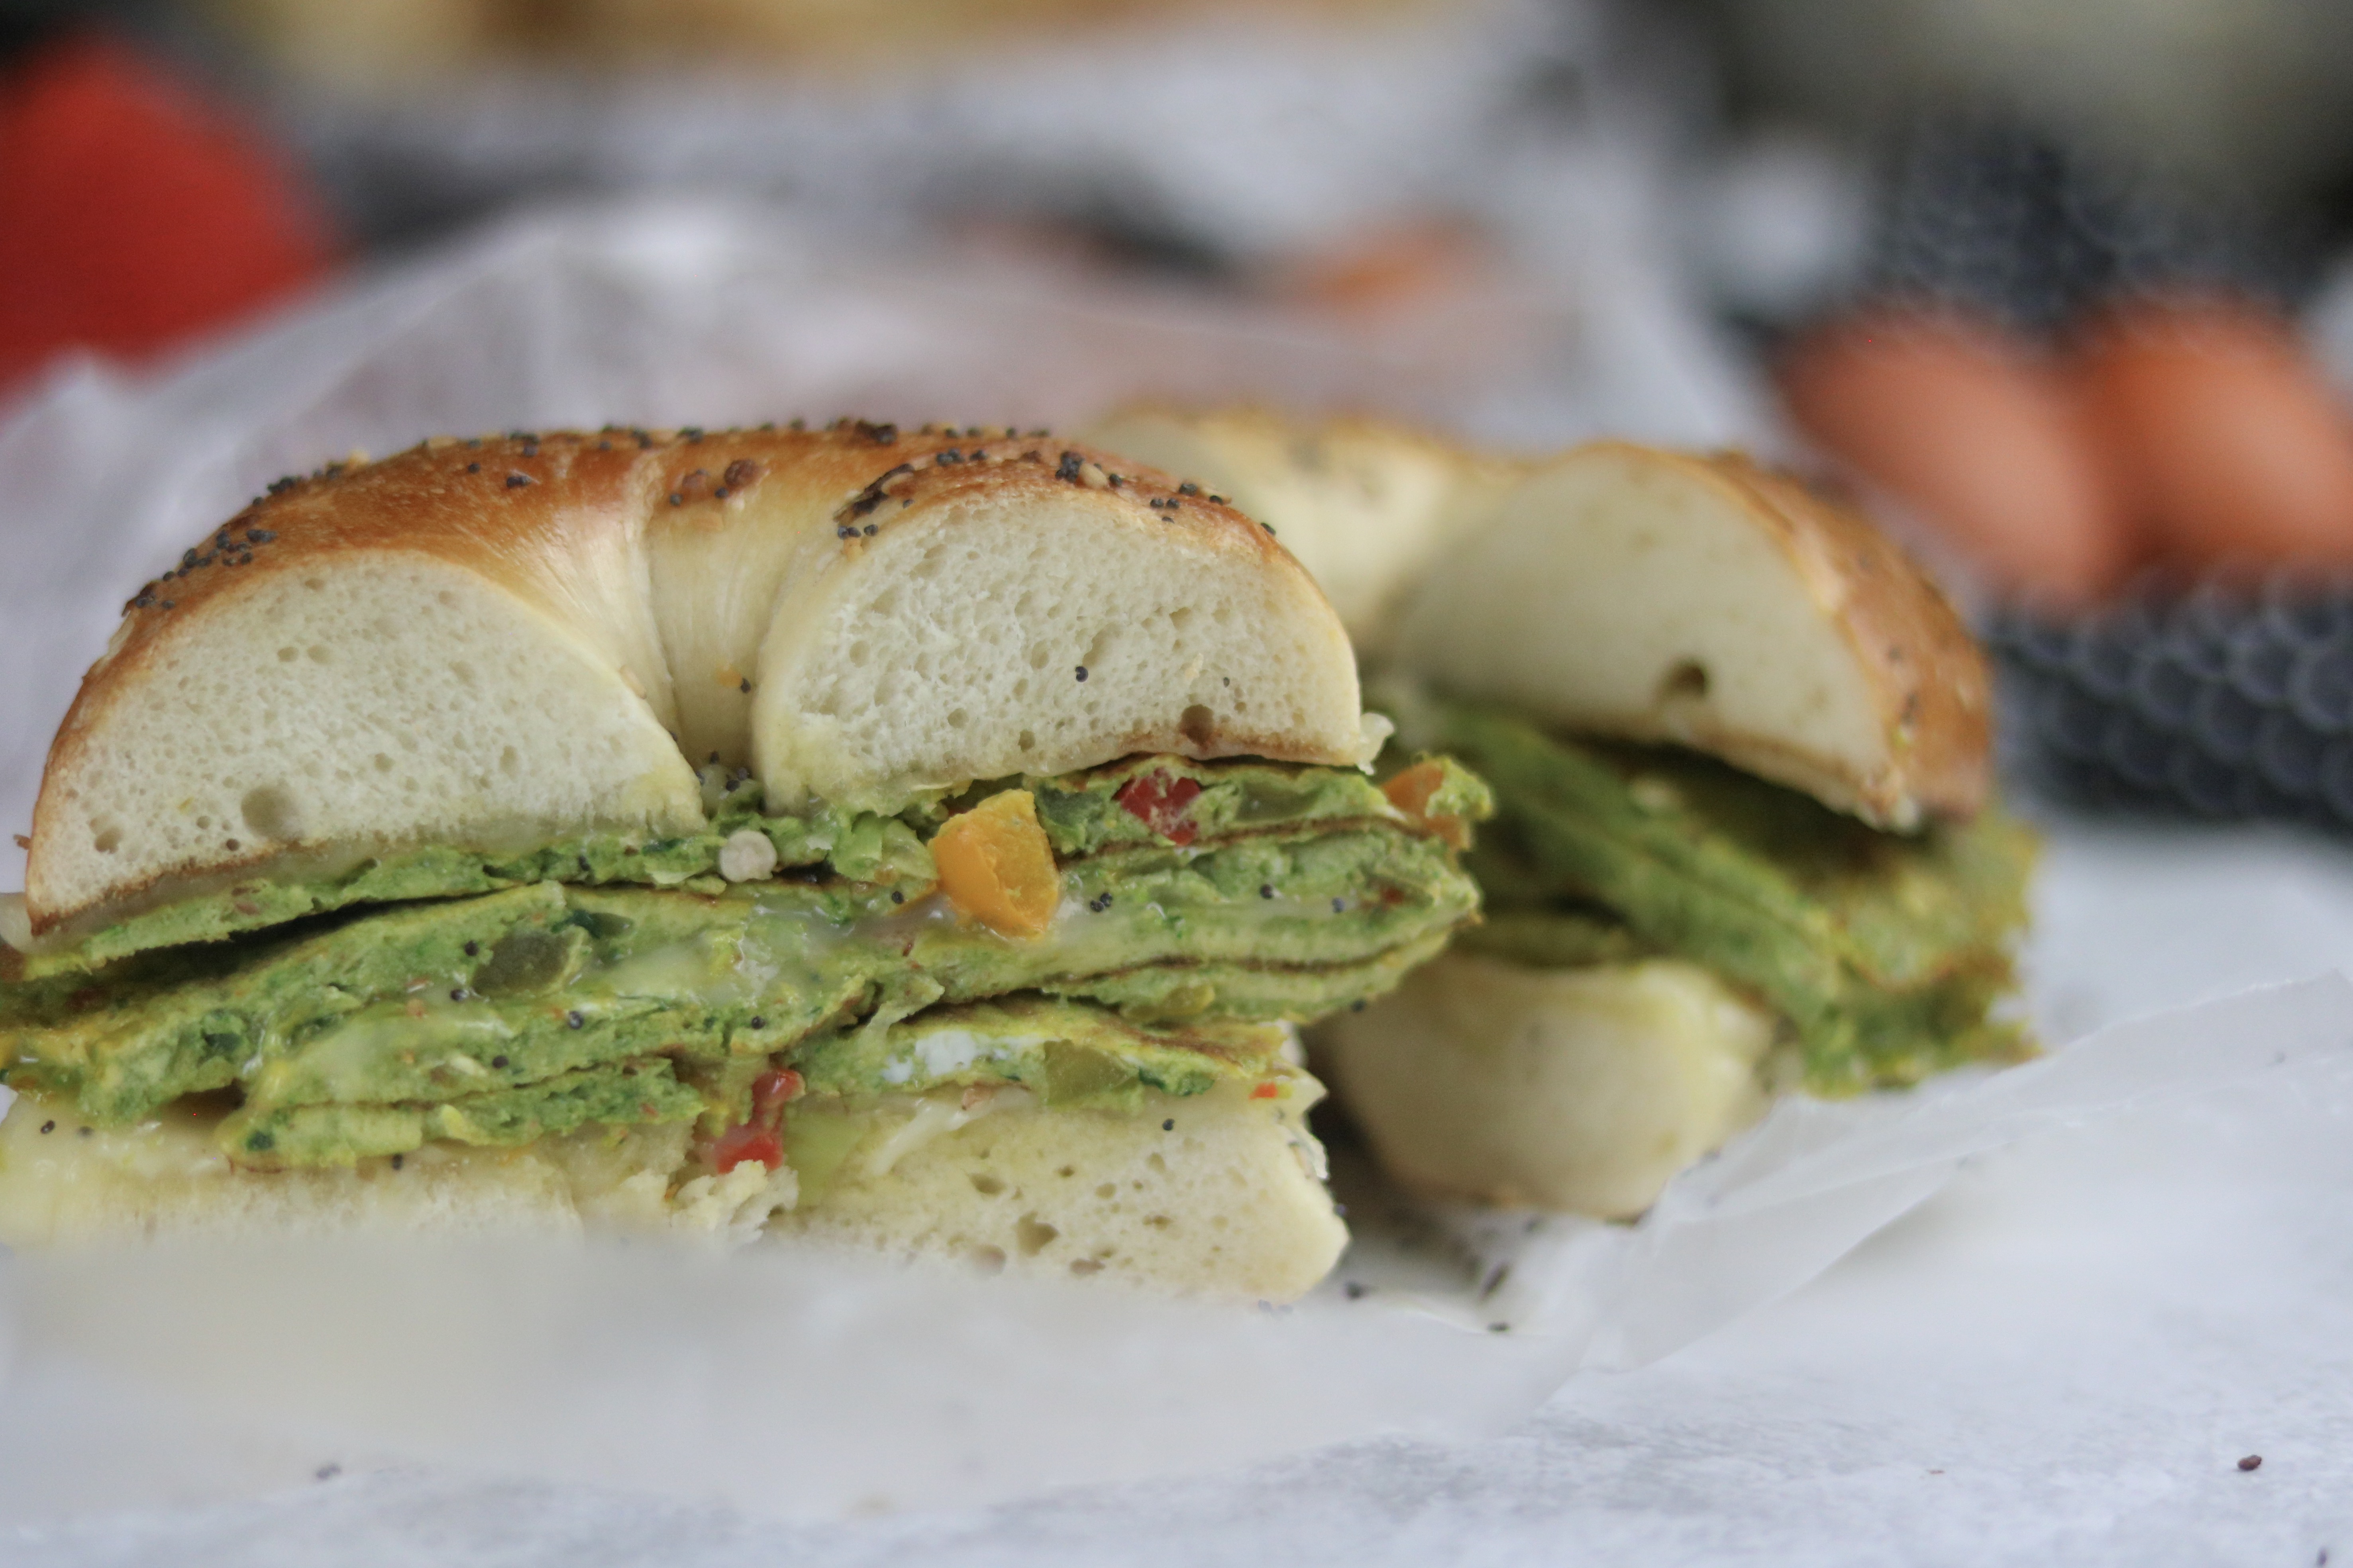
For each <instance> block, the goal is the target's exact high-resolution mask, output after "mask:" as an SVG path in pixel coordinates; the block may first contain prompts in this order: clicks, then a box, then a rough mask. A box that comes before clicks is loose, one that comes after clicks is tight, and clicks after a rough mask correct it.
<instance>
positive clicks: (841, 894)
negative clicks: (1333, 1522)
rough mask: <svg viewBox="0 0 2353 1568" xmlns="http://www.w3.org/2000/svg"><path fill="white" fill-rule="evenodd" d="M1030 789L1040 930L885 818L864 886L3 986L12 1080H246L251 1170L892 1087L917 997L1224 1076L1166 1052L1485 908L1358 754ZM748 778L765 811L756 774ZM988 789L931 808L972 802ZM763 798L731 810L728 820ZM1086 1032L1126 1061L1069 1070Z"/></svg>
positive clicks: (719, 1120)
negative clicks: (1053, 860) (804, 1085)
mask: <svg viewBox="0 0 2353 1568" xmlns="http://www.w3.org/2000/svg"><path fill="white" fill-rule="evenodd" d="M1145 773H1152V774H1155V775H1157V776H1156V777H1155V779H1154V780H1153V781H1152V782H1153V783H1154V784H1155V786H1159V787H1160V788H1161V791H1162V793H1164V794H1165V786H1166V784H1169V783H1171V782H1173V781H1175V780H1177V779H1189V780H1192V781H1193V782H1195V783H1198V784H1200V786H1201V790H1200V793H1199V794H1198V795H1194V796H1191V797H1190V798H1189V799H1188V800H1187V802H1186V803H1185V805H1184V808H1183V812H1182V821H1181V823H1180V824H1178V825H1177V826H1176V829H1175V831H1176V832H1177V834H1178V835H1179V836H1180V837H1184V838H1186V839H1187V840H1188V842H1185V843H1178V842H1175V841H1174V840H1173V839H1172V838H1171V837H1166V836H1164V832H1163V831H1160V830H1161V829H1168V828H1170V826H1171V823H1170V820H1169V819H1168V818H1166V817H1165V816H1163V817H1162V818H1160V819H1159V820H1158V822H1157V824H1156V827H1155V824H1154V823H1151V822H1147V820H1146V819H1145V817H1144V816H1139V815H1137V814H1136V813H1134V812H1133V811H1131V810H1129V809H1127V808H1126V807H1124V806H1122V805H1120V804H1119V800H1118V794H1119V791H1120V789H1121V788H1122V786H1123V785H1124V784H1127V783H1128V782H1129V781H1130V780H1131V779H1134V778H1136V777H1137V776H1138V775H1140V774H1145ZM1020 782H1021V784H1022V785H1023V786H1024V787H1027V788H1029V789H1030V790H1031V792H1032V793H1033V795H1034V796H1035V798H1036V800H1037V805H1038V813H1039V821H1040V824H1041V825H1042V826H1043V827H1044V828H1045V830H1046V833H1047V837H1048V838H1049V840H1050V843H1051V844H1052V845H1053V847H1054V848H1055V850H1056V854H1057V860H1058V862H1059V864H1060V872H1061V881H1062V901H1061V905H1060V911H1059V913H1058V914H1057V916H1056V917H1055V920H1054V922H1053V925H1052V928H1051V929H1050V931H1048V932H1047V933H1046V934H1045V935H1044V936H1042V937H1039V938H1035V939H1030V940H1014V939H1009V938H1007V937H1003V936H999V935H997V934H996V933H995V932H993V931H989V930H988V929H987V928H986V927H984V926H981V925H979V924H976V923H975V922H974V921H969V920H965V919H962V918H960V917H959V916H958V914H957V912H956V910H955V909H954V908H953V907H952V906H951V905H950V904H949V903H948V902H947V900H945V899H944V897H943V896H942V895H941V894H939V893H938V892H936V891H934V890H933V877H932V869H931V861H930V855H929V852H928V851H927V850H926V849H925V847H924V846H923V841H922V840H921V838H919V837H917V836H916V832H915V828H916V826H920V825H921V824H920V823H914V824H911V823H909V822H906V821H902V820H901V819H896V818H893V819H880V820H881V824H882V826H881V828H880V829H879V830H878V832H877V834H876V837H880V838H881V839H882V840H883V848H884V851H885V852H883V853H881V854H878V855H877V856H875V857H874V858H871V859H860V860H858V861H856V862H854V863H855V864H856V865H857V867H858V868H859V869H860V871H862V872H865V873H866V876H865V877H864V878H863V879H852V878H850V877H848V876H844V875H839V874H837V873H838V872H839V868H838V867H835V866H832V865H829V864H820V865H817V866H813V867H810V866H805V867H804V868H801V869H799V870H797V871H796V872H795V873H793V874H791V875H789V876H786V877H781V878H777V879H769V880H765V881H760V882H747V883H742V884H734V885H730V884H728V883H725V882H723V881H720V880H718V879H702V878H701V877H700V876H698V878H697V879H695V880H694V881H692V882H690V883H688V884H684V885H681V886H679V887H675V888H658V887H650V886H643V885H634V886H633V885H628V884H626V883H620V882H615V883H611V884H607V885H603V886H597V885H593V884H591V883H587V882H580V881H558V880H554V879H542V880H537V881H532V882H527V883H522V884H520V885H516V886H512V887H506V888H501V889H497V890H493V891H488V892H479V893H473V894H470V895H467V896H457V897H440V898H429V899H417V900H412V901H408V902H403V903H399V904H394V905H389V906H379V907H373V908H364V909H353V910H344V911H343V912H342V913H340V914H333V915H328V916H325V917H322V918H312V919H311V920H308V921H302V922H299V923H297V924H295V925H293V926H291V927H288V928H282V929H280V930H275V931H261V932H255V933H251V934H248V935H245V936H242V937H239V938H237V939H236V940H234V941H227V942H207V943H203V944H200V945H197V944H192V945H186V946H179V947H174V948H172V949H169V950H164V951H157V952H145V953H141V954H138V955H135V956H132V957H128V958H125V959H122V960H121V961H118V962H117V963H112V964H110V965H108V966H106V967H104V968H101V969H100V970H97V971H96V972H93V973H79V974H73V973H65V974H54V975H51V976H48V977H45V978H40V979H35V980H27V981H20V982H18V983H16V984H6V985H0V1052H5V1056H6V1058H8V1061H9V1066H8V1067H7V1068H6V1069H5V1075H0V1076H5V1079H6V1081H7V1082H9V1083H11V1084H13V1085H18V1086H22V1087H26V1088H34V1089H42V1090H45V1091H47V1092H49V1093H52V1094H62V1095H69V1096H71V1097H72V1099H73V1100H74V1101H75V1104H76V1108H77V1110H78V1111H79V1114H80V1115H82V1116H83V1117H85V1118H86V1119H88V1120H89V1121H91V1122H92V1123H93V1124H97V1125H121V1124H125V1123H130V1122H134V1121H139V1120H141V1119H142V1118H144V1117H147V1116H150V1115H152V1114H153V1112H154V1111H156V1110H158V1109H160V1108H161V1107H162V1106H164V1105H165V1104H167V1103H169V1102H171V1101H173V1100H179V1099H182V1098H184V1097H186V1096H190V1095H199V1094H208V1093H215V1092H218V1091H229V1093H230V1094H232V1095H233V1097H234V1099H235V1100H236V1110H235V1111H234V1113H233V1114H231V1115H230V1116H228V1118H227V1121H225V1122H224V1123H223V1126H222V1131H221V1138H222V1141H223V1142H224V1144H225V1146H226V1147H227V1149H228V1150H229V1152H231V1153H232V1154H233V1155H234V1156H235V1157H236V1158H237V1159H238V1160H239V1161H240V1162H242V1163H249V1164H257V1165H287V1164H329V1163H348V1162H349V1161H351V1160H353V1159H357V1158H362V1157H365V1156H368V1155H372V1154H383V1153H392V1152H401V1151H403V1150H406V1149H412V1148H415V1147H417V1146H418V1145H419V1144H420V1143H422V1142H427V1141H429V1140H432V1139H437V1138H446V1139H452V1140H456V1141H459V1142H471V1143H486V1144H512V1143H520V1142H529V1141H531V1140H532V1139H533V1138H536V1137H539V1136H543V1135H546V1134H551V1133H555V1132H561V1131H570V1130H572V1129H574V1128H576V1127H579V1126H582V1125H585V1124H588V1123H611V1124H627V1123H631V1122H644V1121H685V1120H689V1119H701V1120H702V1121H703V1122H704V1125H705V1127H706V1130H709V1131H716V1130H718V1129H720V1128H723V1127H724V1126H727V1125H729V1124H731V1123H733V1122H734V1121H741V1120H743V1118H744V1114H745V1112H746V1110H747V1109H748V1107H749V1105H750V1102H751V1091H752V1083H753V1080H754V1079H755V1078H756V1077H757V1076H758V1075H759V1074H760V1073H761V1072H763V1071H765V1070H768V1069H769V1068H772V1067H773V1066H776V1065H778V1064H790V1065H794V1066H796V1067H797V1068H799V1069H800V1070H803V1071H804V1072H805V1073H806V1074H808V1075H811V1081H812V1082H813V1083H814V1082H816V1081H818V1076H820V1075H822V1076H823V1077H824V1081H825V1082H826V1083H827V1084H828V1085H829V1086H831V1088H832V1089H833V1090H834V1091H835V1092H840V1091H841V1090H842V1089H843V1087H844V1086H845V1085H849V1084H852V1083H856V1084H863V1085H864V1086H865V1088H866V1089H868V1090H869V1091H871V1092H878V1093H879V1092H896V1091H900V1090H903V1089H905V1088H906V1087H907V1086H906V1082H905V1081H904V1080H903V1079H894V1078H893V1077H892V1072H891V1070H890V1067H889V1063H890V1058H888V1056H887V1053H884V1054H877V1053H878V1052H881V1043H880V1042H882V1041H884V1040H885V1039H886V1038H887V1036H888V1032H889V1031H890V1030H891V1029H892V1028H893V1027H894V1026H898V1025H900V1024H901V1023H902V1021H904V1020H910V1019H918V1018H920V1017H923V1016H929V1015H928V1014H926V1013H925V1010H926V1009H934V1010H936V1009H940V1008H944V1007H953V1006H964V1005H975V1004H980V1003H985V1002H989V1001H991V1000H992V999H1003V1001H1004V1005H1008V1006H1009V1005H1017V1004H1018V1005H1047V1002H1048V999H1060V1000H1062V1001H1067V1002H1077V1003H1085V1004H1090V1005H1093V1006H1095V1007H1097V1008H1100V1009H1105V1010H1108V1011H1109V1012H1110V1013H1112V1014H1115V1015H1116V1016H1117V1017H1118V1018H1119V1019H1120V1020H1122V1021H1123V1022H1122V1024H1121V1027H1123V1028H1126V1029H1129V1030H1130V1031H1131V1034H1132V1032H1133V1030H1134V1029H1139V1028H1141V1029H1146V1030H1149V1029H1153V1028H1158V1029H1161V1030H1163V1031H1164V1032H1165V1031H1170V1030H1174V1031H1175V1033H1174V1034H1173V1035H1171V1036H1170V1038H1171V1039H1174V1040H1176V1041H1177V1042H1178V1043H1176V1044H1173V1045H1162V1046H1157V1047H1153V1049H1155V1050H1159V1051H1162V1052H1163V1053H1164V1054H1163V1055H1162V1056H1158V1057H1152V1056H1151V1055H1150V1053H1149V1052H1147V1051H1146V1050H1145V1047H1144V1045H1143V1044H1141V1043H1138V1041H1140V1039H1141V1037H1134V1038H1131V1039H1129V1044H1128V1046H1126V1047H1122V1048H1121V1049H1120V1050H1117V1051H1113V1052H1112V1054H1111V1055H1110V1056H1109V1057H1105V1056H1104V1055H1103V1047H1102V1041H1103V1039H1106V1038H1113V1037H1116V1036H1117V1035H1118V1031H1117V1030H1113V1031H1111V1032H1110V1033H1108V1034H1107V1033H1105V1032H1104V1031H1100V1030H1099V1031H1096V1032H1095V1033H1094V1034H1093V1035H1092V1036H1090V1037H1089V1039H1090V1041H1091V1043H1089V1044H1087V1045H1083V1046H1072V1047H1071V1049H1070V1050H1068V1051H1064V1052H1062V1053H1060V1057H1058V1058H1057V1059H1058V1060H1059V1061H1060V1066H1059V1067H1057V1068H1055V1069H1054V1071H1053V1072H1052V1073H1050V1074H1046V1076H1044V1077H1039V1076H1038V1073H1031V1074H1029V1076H1026V1077H1025V1076H1024V1073H1023V1072H1022V1071H1018V1070H1015V1069H1014V1068H1010V1067H1004V1066H1003V1065H1002V1064H1000V1065H999V1066H998V1067H997V1068H990V1069H989V1070H990V1071H991V1072H993V1073H995V1074H996V1075H997V1078H999V1079H1004V1080H1005V1081H1016V1082H1023V1083H1026V1084H1030V1085H1031V1087H1039V1086H1043V1085H1046V1084H1049V1083H1059V1084H1060V1086H1061V1089H1060V1094H1061V1098H1064V1099H1068V1098H1070V1095H1071V1092H1074V1091H1071V1088H1070V1086H1071V1085H1072V1084H1074V1083H1080V1082H1087V1081H1098V1087H1099V1088H1100V1089H1101V1090H1102V1092H1103V1093H1106V1094H1112V1095H1113V1096H1114V1097H1116V1095H1118V1094H1120V1093H1124V1092H1126V1089H1124V1087H1123V1086H1134V1085H1138V1084H1141V1085H1145V1086H1148V1087H1153V1088H1157V1089H1162V1090H1164V1091H1166V1092H1171V1093H1198V1092H1200V1091H1202V1090H1203V1089H1207V1088H1208V1086H1209V1085H1210V1083H1212V1082H1213V1081H1214V1079H1215V1074H1214V1073H1211V1072H1206V1071H1194V1072H1190V1073H1188V1072H1184V1071H1178V1070H1176V1068H1173V1067H1172V1066H1171V1065H1170V1058H1167V1057H1166V1054H1165V1053H1166V1052H1170V1051H1174V1052H1179V1053H1181V1052H1184V1051H1187V1050H1198V1041H1199V1039H1200V1037H1201V1035H1200V1030H1201V1029H1202V1028H1203V1027H1204V1026H1209V1025H1213V1024H1217V1023H1219V1022H1239V1023H1247V1022H1253V1021H1255V1022H1274V1021H1293V1022H1305V1021H1308V1020H1310V1019H1313V1018H1315V1017H1318V1016H1323V1015H1324V1014H1326V1013H1329V1012H1332V1011H1334V1010H1335V1009H1337V1008H1340V1007H1344V1006H1346V1005H1350V1004H1352V1003H1355V1002H1358V1001H1361V1000H1363V999H1365V998H1366V997H1368V996H1371V995H1374V994H1378V993H1380V992H1382V991H1385V990H1387V989H1388V988H1389V987H1390V986H1392V985H1394V984H1396V983H1397V981H1398V979H1400V978H1401V977H1402V976H1403V974H1404V973H1405V972H1406V971H1407V970H1408V969H1409V968H1411V967H1412V966H1413V965H1414V964H1416V963H1420V962H1422V961H1423V960H1425V959H1427V958H1428V957H1429V956H1430V955H1431V954H1432V953H1433V952H1436V951H1437V950H1438V949H1439V948H1440V946H1442V945H1443V943H1444V942H1445V940H1446V937H1447V935H1448V934H1449V932H1450V931H1451V930H1452V929H1453V928H1454V927H1455V926H1456V925H1458V924H1460V923H1461V922H1463V921H1466V920H1468V919H1470V918H1471V916H1472V913H1473V912H1474V910H1475V909H1476V906H1477V893H1476V889H1475V888H1474V886H1473V885H1472V882H1471V880H1470V879H1469V877H1468V876H1467V875H1466V874H1465V873H1464V872H1463V871H1462V870H1461V868H1460V867H1459V866H1458V865H1457V863H1456V861H1455V858H1454V856H1453V853H1452V852H1451V850H1450V849H1449V848H1448V847H1447V846H1446V844H1445V842H1444V840H1443V837H1441V836H1440V834H1439V833H1437V832H1434V831H1429V830H1427V829H1426V828H1425V827H1424V826H1423V825H1422V824H1421V823H1419V822H1417V821H1414V820H1412V819H1409V818H1407V817H1405V816H1402V815H1401V814H1400V813H1399V812H1398V811H1397V810H1396V809H1395V808H1394V807H1392V806H1391V805H1389V804H1388V800H1387V798H1386V797H1385V796H1384V795H1382V794H1381V793H1380V791H1379V789H1378V788H1377V787H1376V786H1375V785H1374V784H1372V783H1371V781H1369V780H1367V779H1366V778H1365V777H1363V776H1362V775H1361V774H1357V773H1347V772H1343V771H1340V770H1335V769H1325V768H1296V767H1287V766H1283V765H1280V764H1274V763H1188V762H1183V761H1181V760H1178V759H1173V758H1154V759H1137V760H1133V761H1131V762H1130V763H1123V764H1121V765H1119V766H1116V767H1113V768H1107V769H1102V770H1098V771H1096V772H1095V773H1090V774H1083V775H1075V776H1070V777H1065V778H1060V779H1029V780H1023V781H1020ZM997 787H1000V788H1001V787H1004V786H1003V785H998V786H997ZM747 793H753V790H752V786H749V785H745V784H740V783H739V784H738V785H737V786H736V789H735V790H734V791H733V795H735V796H736V797H738V801H737V804H738V805H739V809H740V805H741V802H740V797H741V796H742V795H745V794H747ZM986 793H987V790H986V789H985V788H984V789H978V790H975V791H970V792H967V793H966V795H965V796H964V797H962V798H960V799H958V800H956V801H953V802H947V803H944V804H942V805H937V806H934V807H932V808H928V809H930V810H932V811H934V812H935V813H936V814H937V815H938V816H940V817H943V818H944V816H945V815H947V814H948V813H949V812H950V811H952V810H954V809H955V808H956V807H958V806H962V805H969V804H971V802H972V801H974V800H976V799H978V798H980V797H981V796H982V795H985V794H986ZM1442 793H1443V804H1445V805H1447V806H1448V807H1449V808H1450V809H1458V808H1459V809H1460V810H1461V813H1462V814H1463V815H1465V816H1475V815H1478V814H1479V813H1480V812H1481V811H1482V810H1483V809H1484V792H1483V790H1482V789H1481V788H1480V787H1479V785H1478V784H1477V781H1475V780H1473V779H1472V778H1470V776H1469V775H1468V774H1466V773H1461V770H1459V769H1453V770H1452V771H1451V773H1449V775H1448V784H1447V786H1446V789H1445V791H1444V792H1442ZM758 820H759V821H760V822H761V824H762V825H763V826H762V831H764V832H766V831H768V827H767V826H766V825H767V821H768V819H758ZM868 820H869V821H874V820H877V819H868ZM742 821H743V816H740V815H736V814H725V815H719V816H718V820H717V823H715V824H714V828H713V832H712V836H711V837H713V839H714V842H715V841H716V840H719V839H723V837H724V832H723V831H722V828H723V827H724V828H725V831H735V830H738V826H740V825H741V823H742ZM730 824H734V825H736V826H728V825H730ZM666 853H667V852H666ZM714 853H715V851H714ZM638 858H644V857H643V856H642V855H640V856H639V857H638ZM575 870H576V866H575ZM160 912H161V911H159V913H160ZM1063 1032H1064V1033H1065V1034H1066V1035H1067V1034H1071V1033H1072V1031H1071V1029H1069V1028H1067V1027H1066V1028H1065V1029H1064V1031H1063ZM1185 1042H1191V1043H1190V1044H1187V1043H1185ZM1071 1052H1080V1053H1085V1052H1092V1053H1093V1054H1094V1056H1095V1057H1096V1058H1100V1060H1099V1061H1098V1062H1097V1063H1096V1065H1095V1066H1093V1067H1074V1066H1073V1065H1072V1063H1073V1062H1078V1061H1080V1060H1081V1058H1080V1057H1078V1056H1073V1055H1071ZM1147 1058H1149V1059H1148V1060H1147ZM1105 1061H1108V1062H1112V1063H1113V1065H1112V1066H1110V1067H1104V1066H1103V1065H1101V1064H1102V1062H1105ZM1155 1064H1156V1065H1155ZM1044 1071H1045V1069H1044V1068H1039V1069H1038V1072H1039V1073H1044ZM1033 1080H1034V1081H1033ZM992 1081H993V1080H992Z"/></svg>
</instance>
